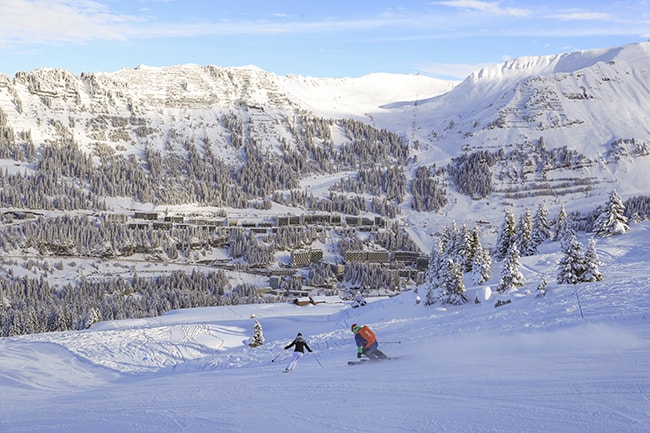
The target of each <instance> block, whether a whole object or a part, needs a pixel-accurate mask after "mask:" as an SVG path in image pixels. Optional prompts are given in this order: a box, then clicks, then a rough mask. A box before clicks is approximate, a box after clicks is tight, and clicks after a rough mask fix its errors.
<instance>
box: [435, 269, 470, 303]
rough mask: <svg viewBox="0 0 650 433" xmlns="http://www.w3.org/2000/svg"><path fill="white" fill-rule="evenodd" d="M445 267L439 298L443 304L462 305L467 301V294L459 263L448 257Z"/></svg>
mask: <svg viewBox="0 0 650 433" xmlns="http://www.w3.org/2000/svg"><path fill="white" fill-rule="evenodd" d="M446 268H447V271H446V279H445V286H444V293H443V294H442V297H441V299H440V300H441V302H442V303H443V304H451V305H462V304H464V303H466V302H467V295H466V293H465V292H466V291H465V283H464V281H463V270H462V267H461V264H460V263H457V262H454V261H453V260H451V259H449V260H448V261H447V265H446Z"/></svg>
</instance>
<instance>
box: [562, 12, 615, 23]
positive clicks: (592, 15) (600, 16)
mask: <svg viewBox="0 0 650 433" xmlns="http://www.w3.org/2000/svg"><path fill="white" fill-rule="evenodd" d="M551 18H555V19H558V20H563V21H594V20H597V21H613V20H614V17H613V16H612V15H610V14H608V13H604V12H587V11H569V12H564V13H559V14H555V15H551Z"/></svg>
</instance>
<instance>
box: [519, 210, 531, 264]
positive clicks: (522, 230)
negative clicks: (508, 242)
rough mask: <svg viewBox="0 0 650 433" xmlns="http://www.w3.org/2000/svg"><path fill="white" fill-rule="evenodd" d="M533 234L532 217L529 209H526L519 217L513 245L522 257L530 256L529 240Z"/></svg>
mask: <svg viewBox="0 0 650 433" xmlns="http://www.w3.org/2000/svg"><path fill="white" fill-rule="evenodd" d="M532 232H533V216H532V214H531V213H530V209H528V208H526V209H525V210H524V213H522V214H521V216H520V217H519V221H518V222H517V227H516V229H515V243H516V244H517V248H518V249H519V253H520V254H521V255H522V256H530V255H532V253H531V252H530V239H531V236H532Z"/></svg>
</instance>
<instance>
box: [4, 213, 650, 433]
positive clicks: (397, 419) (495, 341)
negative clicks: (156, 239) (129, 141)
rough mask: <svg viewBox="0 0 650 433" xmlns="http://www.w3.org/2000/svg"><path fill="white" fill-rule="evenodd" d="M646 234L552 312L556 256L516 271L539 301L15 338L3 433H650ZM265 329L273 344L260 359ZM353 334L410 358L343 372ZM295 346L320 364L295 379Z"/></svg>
mask: <svg viewBox="0 0 650 433" xmlns="http://www.w3.org/2000/svg"><path fill="white" fill-rule="evenodd" d="M647 226H648V224H647V223H646V224H641V225H637V226H635V227H634V228H633V231H632V232H631V233H629V234H626V235H624V236H620V237H615V238H607V239H600V240H599V242H598V244H597V247H598V251H599V255H600V257H601V260H602V261H603V264H602V266H601V271H602V272H603V274H604V276H605V280H604V281H603V282H600V283H589V284H581V285H577V286H558V285H557V284H556V283H555V282H554V281H553V280H552V278H550V279H549V285H548V293H547V295H546V296H545V297H543V298H537V297H535V296H534V294H531V295H526V294H525V293H526V290H531V291H533V289H534V287H535V285H536V284H537V280H536V279H538V278H540V276H541V275H546V276H548V275H552V274H553V269H554V266H555V263H556V259H557V253H552V252H551V251H544V252H542V253H541V255H540V256H535V257H530V258H526V257H524V258H522V259H521V260H522V265H523V268H524V269H525V273H526V274H527V276H528V277H529V278H530V281H529V282H528V283H527V287H526V288H524V289H522V290H520V291H518V292H515V293H510V294H506V295H503V294H496V293H493V295H492V298H490V299H489V300H487V301H485V302H483V303H481V304H474V303H471V302H470V303H468V304H466V305H464V306H461V307H453V306H440V305H435V306H424V305H423V304H422V303H420V304H416V302H415V297H416V293H413V292H405V293H403V294H402V295H400V296H397V297H394V298H390V299H383V300H371V301H370V302H369V303H368V305H366V306H364V307H361V308H351V307H350V306H349V305H348V304H321V305H316V306H307V307H298V306H295V305H292V304H275V305H268V304H262V305H246V306H236V307H228V308H222V307H218V308H199V309H193V310H184V311H174V312H170V313H169V314H166V315H164V316H161V317H157V318H151V319H140V320H127V321H115V322H103V323H99V324H97V325H95V326H94V327H93V328H91V329H89V330H86V331H80V332H61V333H50V334H35V335H29V336H22V337H11V338H4V339H1V340H0V351H1V352H2V356H1V357H0V392H1V393H2V397H0V432H11V433H26V432H30V433H34V432H42V433H45V432H47V433H59V432H60V433H64V432H65V433H74V432H88V431H92V432H97V433H122V432H138V433H144V432H151V433H154V432H155V433H178V432H188V433H202V432H206V433H207V432H216V431H218V432H251V431H264V432H286V431H293V430H304V429H308V430H309V431H311V432H315V433H321V432H322V433H326V432H327V433H329V432H333V431H335V432H340V433H348V432H349V433H352V432H354V433H358V432H364V433H365V432H372V433H377V432H387V433H392V432H405V433H406V432H423V433H424V432H436V433H466V432H472V433H502V432H503V433H506V432H508V433H510V432H512V433H515V432H516V433H528V432H530V433H533V432H536V433H539V432H554V433H575V432H589V433H612V432H626V433H648V431H649V428H648V426H649V425H650V375H649V374H648V371H650V370H649V368H650V322H649V319H650V292H649V291H648V288H649V287H650V270H648V269H649V268H648V267H647V258H648V257H649V256H648V254H647V252H648V247H646V245H650V243H649V241H650V234H648V233H650V231H647V230H645V229H646V228H647ZM493 273H494V272H493ZM497 274H498V272H497ZM495 278H498V275H497V276H496V277H495ZM488 284H492V285H493V284H494V279H493V280H491V281H490V282H489V283H488ZM472 290H473V289H472ZM419 295H420V296H423V293H420V294H419ZM505 297H510V298H512V300H513V302H512V303H511V304H508V305H505V306H502V307H498V308H495V307H494V303H495V301H496V299H502V298H505ZM255 320H259V321H260V323H261V324H262V326H263V331H264V336H265V340H266V341H265V343H264V344H263V345H262V346H260V347H258V348H255V349H251V348H249V347H248V346H247V342H248V339H249V338H250V336H251V335H252V332H251V331H252V326H253V324H254V321H255ZM352 323H364V324H368V325H370V326H371V327H372V328H373V329H374V330H375V332H376V333H377V335H378V338H379V341H380V348H381V349H382V351H384V352H385V353H386V354H387V355H389V356H396V357H398V359H394V360H390V361H386V362H378V363H372V362H368V363H367V364H364V365H361V366H355V367H349V366H347V365H346V362H347V361H349V360H353V359H355V347H354V343H353V338H352V337H353V336H352V333H351V332H350V330H349V329H350V325H351V324H352ZM297 332H302V333H303V334H304V335H305V337H306V338H307V340H308V342H309V344H310V346H311V347H312V349H314V353H313V354H310V353H308V354H306V355H305V357H304V358H303V359H302V360H301V361H300V363H299V364H298V367H297V369H296V370H295V371H293V372H291V373H289V374H282V373H281V372H282V371H283V369H284V367H285V366H286V364H287V363H288V361H289V358H290V355H291V351H284V350H283V347H284V346H285V345H286V344H288V343H289V342H290V341H291V340H292V339H293V338H294V337H295V334H296V333H297ZM272 359H275V361H274V362H271V360H272Z"/></svg>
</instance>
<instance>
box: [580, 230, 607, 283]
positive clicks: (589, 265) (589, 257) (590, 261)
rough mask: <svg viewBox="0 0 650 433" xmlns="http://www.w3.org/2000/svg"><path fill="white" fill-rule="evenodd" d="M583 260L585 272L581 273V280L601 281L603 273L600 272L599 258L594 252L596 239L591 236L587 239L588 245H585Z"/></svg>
mask: <svg viewBox="0 0 650 433" xmlns="http://www.w3.org/2000/svg"><path fill="white" fill-rule="evenodd" d="M584 261H585V272H584V274H583V275H582V278H581V280H582V281H584V282H585V283H591V282H594V281H602V280H603V274H601V273H600V269H599V266H600V259H599V258H598V253H597V252H596V241H595V240H594V239H593V238H592V239H589V246H588V247H587V252H586V253H585V257H584Z"/></svg>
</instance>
